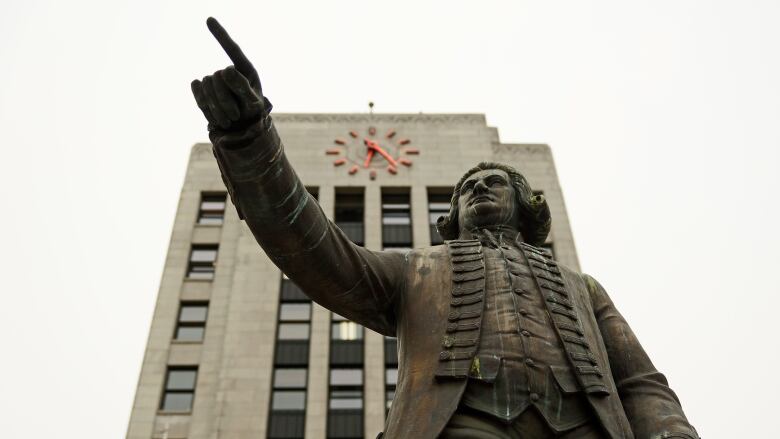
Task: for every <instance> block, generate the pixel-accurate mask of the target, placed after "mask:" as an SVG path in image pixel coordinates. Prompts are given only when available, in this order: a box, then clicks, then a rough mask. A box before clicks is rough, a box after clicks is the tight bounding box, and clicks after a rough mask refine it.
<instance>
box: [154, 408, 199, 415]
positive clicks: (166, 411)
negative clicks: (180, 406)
mask: <svg viewBox="0 0 780 439" xmlns="http://www.w3.org/2000/svg"><path fill="white" fill-rule="evenodd" d="M157 414H158V415H165V416H190V415H191V414H192V410H187V411H175V410H163V409H160V410H157Z"/></svg>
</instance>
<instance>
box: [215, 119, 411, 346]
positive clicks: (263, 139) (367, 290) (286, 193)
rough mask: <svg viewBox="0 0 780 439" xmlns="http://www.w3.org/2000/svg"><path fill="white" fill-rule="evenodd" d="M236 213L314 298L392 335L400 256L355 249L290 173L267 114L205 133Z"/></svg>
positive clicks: (402, 263) (401, 266) (400, 283)
mask: <svg viewBox="0 0 780 439" xmlns="http://www.w3.org/2000/svg"><path fill="white" fill-rule="evenodd" d="M211 141H212V143H213V144H214V155H215V157H216V159H217V163H218V165H219V169H220V172H221V173H222V178H223V181H224V182H225V186H227V189H228V192H229V194H230V197H231V199H232V201H233V204H234V205H235V206H236V210H237V211H238V215H239V217H240V218H241V219H243V220H245V221H246V223H247V225H248V226H249V228H250V230H251V231H252V233H253V234H254V236H255V238H256V239H257V242H258V243H259V244H260V245H261V246H262V248H263V250H264V251H265V252H266V254H267V255H268V256H269V258H270V259H271V260H272V261H273V262H274V264H276V266H278V267H279V268H280V269H281V270H282V271H283V272H284V273H285V274H287V276H289V277H290V279H292V280H293V281H294V282H295V283H296V284H297V285H298V286H299V287H300V288H301V289H302V290H303V291H304V292H305V293H306V294H307V295H308V296H309V297H311V298H312V299H313V300H314V301H316V302H317V303H319V304H320V305H322V306H324V307H325V308H328V309H330V310H331V311H334V312H336V313H338V314H341V315H342V316H344V317H346V318H348V319H350V320H353V321H355V322H357V323H360V324H362V325H364V326H366V327H368V328H370V329H373V330H375V331H377V332H379V333H382V334H385V335H395V322H396V318H395V302H396V300H397V298H398V294H399V291H400V290H401V288H402V287H403V279H404V272H405V271H404V270H405V258H404V256H403V255H402V254H398V253H392V252H373V251H369V250H367V249H365V248H363V247H360V246H357V245H355V244H353V243H352V242H351V241H350V240H349V238H347V237H346V235H344V233H343V232H342V231H341V229H339V228H338V227H337V226H336V225H335V224H333V223H332V222H331V221H330V220H328V218H327V217H326V216H325V214H324V213H323V212H322V210H321V209H320V206H319V204H318V203H317V201H316V200H315V199H314V198H313V197H312V196H311V195H309V193H308V191H307V190H306V188H305V187H304V185H303V183H302V182H301V180H300V179H299V178H298V176H297V175H296V173H295V171H294V170H293V168H292V166H291V165H290V163H289V162H288V161H287V157H286V156H285V154H284V147H283V145H282V142H281V140H280V139H279V136H278V134H277V132H276V128H275V127H274V125H273V122H272V121H271V119H270V116H267V117H266V118H265V119H263V120H261V121H258V122H256V123H254V124H252V125H250V126H248V127H246V128H244V129H239V130H234V131H232V132H229V133H226V132H221V133H213V132H212V134H211Z"/></svg>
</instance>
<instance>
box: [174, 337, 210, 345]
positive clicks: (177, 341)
mask: <svg viewBox="0 0 780 439" xmlns="http://www.w3.org/2000/svg"><path fill="white" fill-rule="evenodd" d="M171 344H203V340H197V341H196V340H176V339H175V338H174V339H173V340H171Z"/></svg>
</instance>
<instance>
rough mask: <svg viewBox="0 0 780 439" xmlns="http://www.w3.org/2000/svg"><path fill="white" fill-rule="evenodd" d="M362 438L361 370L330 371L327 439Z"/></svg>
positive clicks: (360, 368)
mask: <svg viewBox="0 0 780 439" xmlns="http://www.w3.org/2000/svg"><path fill="white" fill-rule="evenodd" d="M362 437H363V369H362V367H359V368H358V367H353V368H333V369H331V370H330V392H329V396H328V438H329V439H335V438H339V439H348V438H350V439H351V438H355V439H357V438H362Z"/></svg>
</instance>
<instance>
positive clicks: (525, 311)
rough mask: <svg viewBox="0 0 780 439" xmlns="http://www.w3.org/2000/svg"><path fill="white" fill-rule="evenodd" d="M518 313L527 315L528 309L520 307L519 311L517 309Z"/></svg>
mask: <svg viewBox="0 0 780 439" xmlns="http://www.w3.org/2000/svg"><path fill="white" fill-rule="evenodd" d="M518 313H520V315H521V316H527V315H528V310H526V309H521V310H520V311H518Z"/></svg>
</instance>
